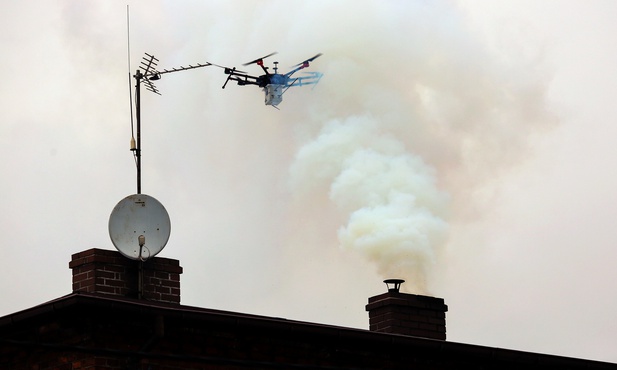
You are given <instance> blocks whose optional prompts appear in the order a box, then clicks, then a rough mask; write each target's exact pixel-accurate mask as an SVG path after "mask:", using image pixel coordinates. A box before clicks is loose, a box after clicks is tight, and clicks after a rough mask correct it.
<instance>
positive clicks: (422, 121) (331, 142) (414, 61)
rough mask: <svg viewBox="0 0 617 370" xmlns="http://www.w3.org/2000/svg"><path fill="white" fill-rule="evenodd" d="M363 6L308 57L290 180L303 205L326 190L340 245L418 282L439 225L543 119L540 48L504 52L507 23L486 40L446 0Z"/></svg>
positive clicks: (432, 259) (520, 151)
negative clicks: (306, 96)
mask: <svg viewBox="0 0 617 370" xmlns="http://www.w3.org/2000/svg"><path fill="white" fill-rule="evenodd" d="M364 10H365V11H362V10H360V11H358V12H355V13H354V15H353V17H350V19H349V20H348V21H347V22H348V24H347V25H346V27H341V29H340V30H338V32H339V37H337V38H336V40H333V41H331V42H329V43H326V45H327V48H326V50H323V52H324V57H322V59H323V60H319V61H318V62H316V63H315V66H319V67H321V68H319V67H317V68H318V69H320V70H321V71H322V72H324V73H325V75H324V78H323V80H322V82H321V83H320V85H319V86H318V87H317V91H318V92H317V93H316V94H315V95H317V94H318V95H319V97H318V98H316V97H314V96H311V100H313V99H315V100H318V103H317V104H316V106H317V107H319V111H317V110H315V111H313V112H312V113H311V114H310V116H311V118H310V119H309V120H307V122H302V125H311V127H313V129H306V128H304V129H302V130H303V131H302V132H301V134H300V135H299V136H300V137H301V140H302V146H301V148H300V149H299V150H298V152H297V155H296V157H295V161H294V163H293V164H292V167H291V178H292V186H293V189H294V192H295V193H296V194H297V195H298V196H300V197H304V198H305V199H308V200H309V201H308V202H306V203H305V204H304V205H303V206H307V204H309V203H311V202H313V201H314V199H315V197H316V196H318V194H322V196H323V195H326V194H327V197H328V199H329V200H330V202H331V203H332V204H334V205H335V206H336V208H337V210H338V211H339V212H341V213H342V214H343V215H345V218H346V220H347V221H346V222H345V223H344V224H343V225H341V226H340V228H339V229H338V234H337V236H338V242H339V244H340V246H341V247H342V248H344V249H349V250H354V251H357V252H358V253H361V254H363V255H365V256H366V257H367V258H368V259H370V260H371V261H373V262H374V263H375V265H376V267H377V271H378V272H379V274H381V275H382V276H383V277H384V278H403V279H406V280H407V281H408V284H406V285H405V287H406V288H407V289H408V290H412V291H415V292H426V290H427V289H428V284H427V277H428V276H429V275H430V270H431V269H432V266H434V265H435V263H437V261H436V259H437V256H438V254H439V253H438V252H439V251H440V249H441V248H443V247H444V246H445V244H446V243H447V240H448V229H449V228H448V225H449V224H450V223H451V222H457V221H464V220H465V219H469V217H472V216H473V217H477V216H478V215H477V212H479V210H481V209H482V205H481V204H479V203H478V199H477V198H475V196H474V194H475V192H476V191H478V190H479V189H480V188H481V187H482V186H484V185H485V184H486V183H487V181H488V180H489V179H491V178H492V177H494V176H497V175H498V174H499V173H501V172H502V171H505V170H507V169H508V168H510V167H511V166H513V165H514V164H516V163H517V162H519V161H520V160H521V159H522V158H523V157H524V154H525V153H526V145H527V138H528V136H529V135H530V134H531V133H533V132H535V131H536V130H538V129H539V128H542V127H546V126H547V123H549V122H551V119H550V115H549V114H547V113H546V111H545V108H544V100H545V97H544V96H545V83H544V82H545V77H544V75H543V73H542V68H540V66H541V53H540V51H538V50H536V51H535V52H527V54H525V55H521V54H518V55H514V53H516V52H517V50H520V49H517V47H516V45H507V41H508V38H507V33H506V34H505V35H504V36H503V39H502V40H501V41H503V42H504V45H507V47H504V48H498V47H496V46H495V44H492V43H490V42H489V40H488V39H486V38H482V37H479V36H478V34H476V33H474V31H473V30H471V29H469V27H467V25H466V23H465V21H466V20H465V17H464V14H463V13H461V12H460V11H459V10H457V9H456V8H455V7H452V6H451V4H450V3H447V4H445V3H439V2H438V3H431V5H419V4H413V5H408V4H407V3H405V5H401V3H397V2H391V3H389V6H381V7H380V9H379V10H380V11H379V12H377V13H371V12H370V9H364ZM324 14H325V13H324ZM403 14H404V15H405V16H402V15H403ZM324 24H327V22H325V23H324ZM375 24H378V25H380V27H379V28H371V27H370V25H375ZM318 32H320V33H328V32H332V30H327V29H321V30H319V31H318ZM347 32H348V33H347ZM322 36H323V37H324V38H325V36H324V35H322ZM316 37H317V38H320V37H319V36H316ZM527 49H528V50H529V47H527ZM532 49H533V48H532ZM324 66H325V67H324ZM332 232H334V231H332Z"/></svg>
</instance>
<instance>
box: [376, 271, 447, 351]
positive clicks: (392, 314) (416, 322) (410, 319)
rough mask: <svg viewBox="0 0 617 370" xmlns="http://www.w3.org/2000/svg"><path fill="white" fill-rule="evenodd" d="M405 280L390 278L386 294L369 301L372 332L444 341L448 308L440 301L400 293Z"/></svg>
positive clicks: (439, 299)
mask: <svg viewBox="0 0 617 370" xmlns="http://www.w3.org/2000/svg"><path fill="white" fill-rule="evenodd" d="M403 282H404V280H399V279H389V280H385V281H384V283H386V284H387V285H388V292H387V293H384V294H380V295H377V296H374V297H371V298H369V299H368V304H367V305H366V310H367V311H368V314H369V329H370V330H371V331H376V332H381V333H391V334H403V335H410V336H414V337H423V338H430V339H440V340H446V312H447V311H448V306H446V305H445V304H444V300H443V299H441V298H434V297H428V296H423V295H416V294H407V293H401V292H399V288H400V285H401V284H402V283H403Z"/></svg>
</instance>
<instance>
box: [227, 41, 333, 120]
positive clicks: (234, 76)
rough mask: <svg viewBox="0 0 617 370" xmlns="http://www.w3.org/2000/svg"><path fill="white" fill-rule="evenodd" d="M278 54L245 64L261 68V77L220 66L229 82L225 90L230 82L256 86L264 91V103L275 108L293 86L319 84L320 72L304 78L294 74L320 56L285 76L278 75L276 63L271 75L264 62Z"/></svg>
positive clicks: (307, 73)
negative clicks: (262, 72)
mask: <svg viewBox="0 0 617 370" xmlns="http://www.w3.org/2000/svg"><path fill="white" fill-rule="evenodd" d="M274 54H276V53H271V54H268V55H266V56H264V57H261V58H258V59H255V60H253V61H251V62H248V63H244V64H243V65H244V66H248V65H251V64H257V65H258V66H260V67H261V68H262V69H263V71H264V73H265V74H263V75H260V76H253V75H249V74H248V73H246V72H243V71H239V70H237V69H236V68H235V67H233V68H228V67H222V66H218V67H221V68H223V69H224V72H225V74H227V75H228V76H227V80H225V84H223V89H224V88H225V86H227V83H228V82H229V81H235V82H236V83H237V84H238V85H240V86H246V85H256V86H259V87H261V88H262V89H263V92H264V103H265V104H266V105H271V106H273V107H275V108H276V107H277V105H279V104H280V103H281V102H282V101H283V94H284V93H285V92H286V91H287V89H289V88H290V87H292V86H304V85H315V84H317V83H318V82H319V80H320V79H321V77H322V76H323V74H322V73H319V72H306V71H305V72H303V75H302V76H298V77H296V76H294V74H295V73H296V72H298V71H300V70H302V69H304V68H307V67H309V65H310V62H312V61H313V60H315V59H317V58H319V57H320V56H321V53H320V54H317V55H315V56H314V57H312V58H309V59H307V60H305V61H303V62H302V63H299V64H296V65H295V66H293V69H292V70H291V71H289V72H287V73H285V74H282V73H278V62H274V73H270V71H269V68H268V67H266V66H264V62H263V60H264V59H265V58H267V57H269V56H272V55H274Z"/></svg>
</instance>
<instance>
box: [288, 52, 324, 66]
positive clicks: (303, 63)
mask: <svg viewBox="0 0 617 370" xmlns="http://www.w3.org/2000/svg"><path fill="white" fill-rule="evenodd" d="M321 55H322V54H321V53H319V54H317V55H315V56H314V57H312V58H308V59H307V60H305V61H304V62H302V63H298V64H296V65H295V66H294V67H299V66H302V68H305V67H308V64H309V62H312V61H314V60H315V59H317V58H319V57H320V56H321Z"/></svg>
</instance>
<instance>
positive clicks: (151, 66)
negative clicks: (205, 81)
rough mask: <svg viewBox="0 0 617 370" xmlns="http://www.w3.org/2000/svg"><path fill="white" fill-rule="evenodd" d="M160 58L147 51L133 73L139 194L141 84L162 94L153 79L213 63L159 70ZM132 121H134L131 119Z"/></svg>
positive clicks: (134, 151)
mask: <svg viewBox="0 0 617 370" xmlns="http://www.w3.org/2000/svg"><path fill="white" fill-rule="evenodd" d="M158 62H159V60H158V59H156V58H155V57H154V55H150V54H148V53H145V56H144V57H143V58H142V60H141V64H140V66H139V69H138V70H137V71H136V72H135V75H133V78H134V79H135V120H136V121H137V124H136V128H137V142H136V146H133V145H132V144H133V139H132V140H131V151H132V152H133V155H134V156H135V164H136V166H137V194H141V84H142V83H143V84H144V85H145V88H146V90H148V91H151V92H153V93H155V94H157V95H161V93H160V92H159V90H158V89H157V88H156V86H154V83H153V82H152V81H157V80H160V79H161V75H163V74H165V73H171V72H180V71H186V70H189V69H195V68H201V67H207V66H211V65H212V63H208V62H206V63H204V64H201V63H197V64H196V65H191V64H189V66H188V67H184V66H180V67H178V68H171V69H164V70H162V71H157V70H156V66H157V64H158ZM131 122H132V121H131Z"/></svg>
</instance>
